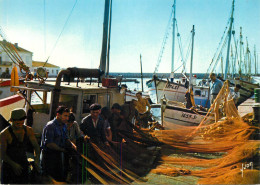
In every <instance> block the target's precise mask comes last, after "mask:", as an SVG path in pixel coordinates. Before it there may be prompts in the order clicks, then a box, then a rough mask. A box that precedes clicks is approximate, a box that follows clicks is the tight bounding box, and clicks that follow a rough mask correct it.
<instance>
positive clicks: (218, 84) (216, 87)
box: [209, 73, 223, 122]
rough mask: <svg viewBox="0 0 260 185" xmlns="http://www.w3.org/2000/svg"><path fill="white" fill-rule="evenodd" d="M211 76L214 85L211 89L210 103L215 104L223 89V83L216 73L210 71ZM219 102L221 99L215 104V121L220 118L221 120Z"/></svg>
mask: <svg viewBox="0 0 260 185" xmlns="http://www.w3.org/2000/svg"><path fill="white" fill-rule="evenodd" d="M209 77H210V79H211V81H212V86H211V89H210V103H211V104H213V103H214V101H215V99H216V98H217V96H218V93H219V91H220V90H221V88H222V86H223V84H222V82H221V81H220V80H219V79H217V76H216V74H215V73H210V75H209ZM219 104H220V101H216V104H215V106H214V112H215V122H218V120H219Z"/></svg>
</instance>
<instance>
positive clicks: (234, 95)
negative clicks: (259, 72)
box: [230, 84, 241, 108]
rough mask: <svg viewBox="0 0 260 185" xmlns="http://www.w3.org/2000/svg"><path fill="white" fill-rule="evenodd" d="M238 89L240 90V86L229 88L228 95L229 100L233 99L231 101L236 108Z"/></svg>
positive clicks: (238, 95)
mask: <svg viewBox="0 0 260 185" xmlns="http://www.w3.org/2000/svg"><path fill="white" fill-rule="evenodd" d="M240 89H241V85H240V84H236V85H235V87H230V95H231V98H233V100H234V103H235V105H236V108H237V106H238V105H237V102H238V99H239V98H240V93H239V90H240Z"/></svg>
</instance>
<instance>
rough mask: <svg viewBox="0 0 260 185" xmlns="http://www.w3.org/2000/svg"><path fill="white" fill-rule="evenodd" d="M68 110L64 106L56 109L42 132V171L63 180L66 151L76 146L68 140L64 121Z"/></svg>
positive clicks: (65, 166) (65, 170)
mask: <svg viewBox="0 0 260 185" xmlns="http://www.w3.org/2000/svg"><path fill="white" fill-rule="evenodd" d="M69 115H70V111H69V109H68V108H67V107H65V106H59V107H58V108H57V109H56V117H55V118H54V119H53V120H51V121H49V122H48V123H47V125H46V126H45V127H44V129H43V132H42V141H41V148H42V152H41V164H42V168H43V173H44V174H46V175H50V176H51V177H53V178H54V179H55V180H57V181H65V179H66V176H67V166H68V165H67V162H68V160H66V159H68V156H67V155H68V151H69V149H71V148H73V149H74V150H76V146H75V145H74V144H73V143H72V142H71V141H70V140H69V138H68V133H67V126H66V122H68V120H69Z"/></svg>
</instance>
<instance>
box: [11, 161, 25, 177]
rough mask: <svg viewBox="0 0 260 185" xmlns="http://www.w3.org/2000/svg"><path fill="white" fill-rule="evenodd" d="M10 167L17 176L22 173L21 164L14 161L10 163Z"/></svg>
mask: <svg viewBox="0 0 260 185" xmlns="http://www.w3.org/2000/svg"><path fill="white" fill-rule="evenodd" d="M12 168H13V171H14V174H15V175H17V176H19V175H21V174H22V170H23V168H22V166H21V165H20V164H17V163H14V164H13V165H12Z"/></svg>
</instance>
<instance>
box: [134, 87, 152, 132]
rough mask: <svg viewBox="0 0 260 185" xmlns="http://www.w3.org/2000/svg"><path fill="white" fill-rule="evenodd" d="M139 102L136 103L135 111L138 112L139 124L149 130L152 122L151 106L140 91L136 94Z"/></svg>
mask: <svg viewBox="0 0 260 185" xmlns="http://www.w3.org/2000/svg"><path fill="white" fill-rule="evenodd" d="M136 97H137V101H134V105H135V109H136V110H137V111H138V117H139V119H138V122H141V123H139V125H140V126H142V127H144V128H147V127H148V120H151V114H150V110H151V105H150V103H149V102H148V100H147V99H144V98H143V97H142V92H141V91H139V92H137V93H136Z"/></svg>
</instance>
